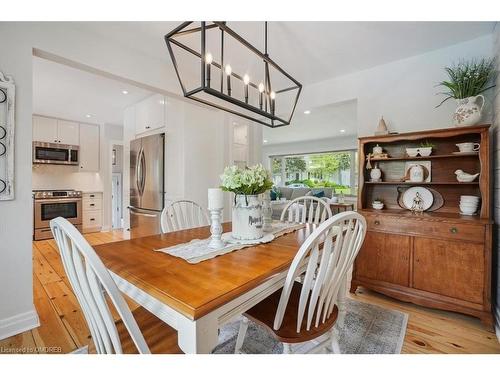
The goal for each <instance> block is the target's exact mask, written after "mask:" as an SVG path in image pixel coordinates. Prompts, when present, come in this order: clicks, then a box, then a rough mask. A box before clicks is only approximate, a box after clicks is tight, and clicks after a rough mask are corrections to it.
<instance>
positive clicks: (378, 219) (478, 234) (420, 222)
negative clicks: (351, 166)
mask: <svg viewBox="0 0 500 375" xmlns="http://www.w3.org/2000/svg"><path fill="white" fill-rule="evenodd" d="M366 221H367V223H368V230H373V231H381V232H392V233H402V234H409V235H415V236H424V237H436V238H442V239H451V240H463V241H471V242H480V243H484V239H485V227H484V225H467V224H459V223H447V222H435V221H427V220H424V219H419V218H417V217H415V218H412V219H403V218H397V217H382V216H371V215H370V216H367V217H366Z"/></svg>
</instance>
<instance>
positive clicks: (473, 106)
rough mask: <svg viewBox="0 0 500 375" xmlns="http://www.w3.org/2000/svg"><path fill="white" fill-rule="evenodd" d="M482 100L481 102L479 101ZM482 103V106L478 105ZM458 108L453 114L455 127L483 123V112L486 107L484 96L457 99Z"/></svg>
mask: <svg viewBox="0 0 500 375" xmlns="http://www.w3.org/2000/svg"><path fill="white" fill-rule="evenodd" d="M479 99H480V100H479ZM478 102H480V104H478ZM457 103H458V107H457V109H456V110H455V113H454V114H453V122H454V124H455V126H470V125H476V124H477V123H479V121H481V111H482V110H483V106H484V96H482V95H476V96H469V97H468V98H465V99H457Z"/></svg>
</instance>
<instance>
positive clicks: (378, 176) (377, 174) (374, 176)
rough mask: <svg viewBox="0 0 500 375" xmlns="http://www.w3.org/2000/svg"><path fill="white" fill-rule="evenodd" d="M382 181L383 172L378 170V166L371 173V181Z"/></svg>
mask: <svg viewBox="0 0 500 375" xmlns="http://www.w3.org/2000/svg"><path fill="white" fill-rule="evenodd" d="M381 180H382V171H381V170H380V169H379V168H378V165H376V166H375V168H372V169H371V171H370V181H372V182H379V181H381Z"/></svg>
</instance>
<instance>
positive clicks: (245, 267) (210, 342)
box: [95, 223, 315, 353]
mask: <svg viewBox="0 0 500 375" xmlns="http://www.w3.org/2000/svg"><path fill="white" fill-rule="evenodd" d="M223 228H224V232H229V231H231V225H230V224H229V223H225V224H223ZM314 228H315V225H312V224H308V225H306V226H305V227H304V228H302V229H299V230H297V231H295V232H292V233H288V234H286V235H283V236H281V237H278V238H276V239H275V240H273V241H272V242H269V243H265V244H259V245H256V246H252V247H247V248H244V249H241V250H237V251H233V252H231V253H228V254H225V255H221V256H218V257H215V258H212V259H209V260H205V261H202V262H200V263H197V264H190V263H188V262H187V261H185V260H184V259H181V258H178V257H174V256H171V255H168V254H166V253H163V252H158V251H154V250H155V249H162V248H165V247H169V246H173V245H177V244H181V243H185V242H189V241H191V240H193V239H196V238H199V239H201V238H207V237H209V236H210V230H209V227H201V228H195V229H187V230H182V231H178V232H171V233H167V234H159V235H153V236H147V237H141V238H134V239H130V240H125V241H119V242H113V243H107V244H103V245H98V246H96V247H95V249H96V252H97V254H98V255H99V256H100V257H101V259H102V261H103V262H104V264H105V265H106V267H107V268H108V269H109V271H110V272H111V275H112V277H113V279H114V280H115V282H116V284H117V285H118V287H119V289H120V290H121V291H122V292H123V293H124V294H126V295H127V296H129V297H130V298H132V299H133V300H134V301H135V302H137V303H138V304H140V305H141V306H143V307H144V308H146V309H147V310H149V311H150V312H151V313H153V314H154V315H155V316H157V317H158V318H159V319H161V320H163V321H164V322H165V323H167V324H169V325H170V326H172V327H173V328H174V329H176V330H177V332H178V344H179V347H180V348H181V349H182V350H183V351H184V352H185V353H210V352H211V351H212V350H213V348H214V347H215V346H216V345H217V343H218V329H219V327H221V326H222V325H224V324H225V323H227V322H229V321H231V320H233V319H235V318H236V317H238V316H240V315H241V314H242V313H243V312H245V311H247V310H248V309H249V308H251V307H252V306H254V305H256V304H257V303H258V302H260V301H262V300H263V299H265V298H266V297H267V296H269V295H270V294H272V293H274V292H275V291H276V290H278V289H280V288H282V287H283V285H284V281H285V278H286V274H287V271H288V268H289V267H290V264H291V262H292V260H293V258H294V256H295V254H296V253H297V251H298V249H299V247H300V245H301V244H302V243H303V242H304V240H305V239H306V238H307V236H308V235H309V234H311V233H312V231H313V230H314Z"/></svg>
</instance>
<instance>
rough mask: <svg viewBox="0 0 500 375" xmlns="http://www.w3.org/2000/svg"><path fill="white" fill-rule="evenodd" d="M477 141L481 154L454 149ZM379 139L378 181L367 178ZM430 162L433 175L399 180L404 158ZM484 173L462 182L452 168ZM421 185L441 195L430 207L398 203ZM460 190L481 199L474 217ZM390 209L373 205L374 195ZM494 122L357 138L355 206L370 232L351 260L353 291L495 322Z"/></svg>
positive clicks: (491, 326) (489, 323)
mask: <svg viewBox="0 0 500 375" xmlns="http://www.w3.org/2000/svg"><path fill="white" fill-rule="evenodd" d="M426 141H428V142H430V143H432V144H434V145H435V148H434V149H433V151H432V154H431V155H430V156H427V157H419V156H417V157H409V156H408V155H407V154H406V148H408V147H421V143H422V142H426ZM461 142H474V143H479V144H480V150H479V152H478V153H476V154H469V155H465V154H457V153H454V152H456V151H458V148H457V147H456V144H457V143H461ZM376 145H379V146H381V147H382V148H383V151H384V152H385V153H387V154H388V158H387V159H377V160H376V161H374V160H373V159H372V160H371V161H370V162H371V164H372V166H373V164H374V163H376V164H378V167H379V169H380V170H381V171H382V181H381V182H371V181H370V170H367V169H366V163H367V155H368V154H369V153H371V152H372V149H373V147H374V146H376ZM408 161H413V162H417V161H430V162H431V173H430V174H431V181H430V182H422V183H413V182H402V179H401V178H402V177H403V176H404V171H405V163H406V162H408ZM457 169H462V170H464V171H465V172H468V173H471V174H473V173H478V172H480V173H481V174H480V176H479V177H478V178H477V179H476V180H475V181H474V182H458V181H457V179H456V176H455V173H454V172H455V170H457ZM411 186H424V187H427V188H431V189H434V190H435V191H437V192H438V195H439V194H440V195H441V197H442V202H441V203H442V206H441V207H440V208H438V209H436V210H435V211H432V212H428V211H426V212H423V213H413V212H411V211H410V210H407V209H404V208H402V207H401V206H400V205H399V204H398V197H399V194H400V193H401V192H404V189H405V188H408V187H411ZM461 195H475V196H480V197H481V202H480V211H479V213H478V214H477V215H475V216H465V215H461V214H460V210H459V201H460V196H461ZM376 198H379V199H382V200H383V202H384V204H385V207H384V208H383V209H382V210H376V209H373V208H372V206H371V203H372V201H373V200H374V199H376ZM490 199H491V188H490V138H489V125H478V126H471V127H463V128H450V129H439V130H430V131H421V132H414V133H405V134H395V135H386V136H372V137H363V138H360V139H359V192H358V212H359V213H361V214H362V215H363V216H364V217H365V218H366V220H367V223H368V231H367V235H366V239H365V242H364V244H363V247H362V248H361V250H360V253H359V255H358V257H357V259H356V262H355V266H354V273H353V279H352V283H351V292H354V291H356V288H357V287H358V286H363V287H366V288H369V289H372V290H375V291H378V292H380V293H383V294H386V295H389V296H391V297H394V298H397V299H400V300H403V301H407V302H413V303H415V304H419V305H423V306H428V307H433V308H439V309H443V310H451V311H457V312H461V313H465V314H469V315H473V316H476V317H478V318H480V319H481V320H482V321H483V323H485V324H486V325H487V326H488V327H489V328H490V329H492V328H493V320H492V310H491V268H492V224H493V221H492V215H491V208H490V206H491V200H490Z"/></svg>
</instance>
